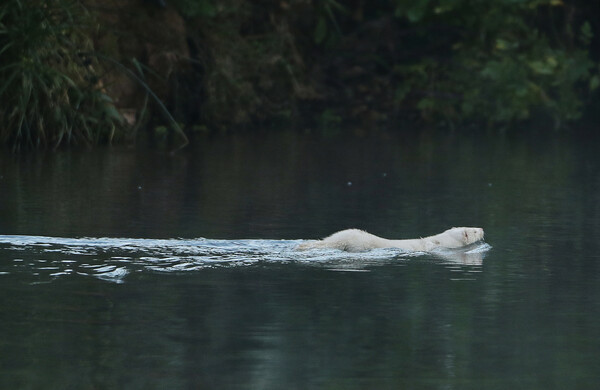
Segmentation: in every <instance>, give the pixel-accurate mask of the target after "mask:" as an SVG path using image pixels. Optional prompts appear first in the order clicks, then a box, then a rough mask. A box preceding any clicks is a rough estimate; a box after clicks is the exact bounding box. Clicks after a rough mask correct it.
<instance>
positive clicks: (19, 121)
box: [0, 0, 125, 148]
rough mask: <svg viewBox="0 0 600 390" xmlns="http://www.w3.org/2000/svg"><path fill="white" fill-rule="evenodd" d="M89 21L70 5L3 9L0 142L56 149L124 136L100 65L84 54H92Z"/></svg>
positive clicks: (67, 0) (59, 1)
mask: <svg viewBox="0 0 600 390" xmlns="http://www.w3.org/2000/svg"><path fill="white" fill-rule="evenodd" d="M86 18H88V15H87V12H86V10H85V8H83V6H82V5H81V4H80V3H78V2H76V1H72V0H54V1H48V2H47V1H42V0H5V2H3V3H2V4H0V142H2V143H8V144H11V145H13V146H14V147H15V148H19V147H36V146H53V147H56V146H59V145H61V144H67V143H98V142H103V141H111V140H112V139H113V138H115V137H117V136H120V135H122V134H123V132H124V129H125V127H124V126H122V125H123V118H122V116H121V115H120V114H119V112H118V111H117V109H116V108H115V106H114V105H113V103H112V101H111V99H110V97H108V96H107V95H106V94H104V93H103V92H102V90H101V87H100V83H99V75H98V72H99V71H100V70H99V69H100V67H99V66H98V63H97V60H96V59H95V58H94V57H91V56H86V55H84V54H82V53H90V52H93V43H92V41H91V39H90V38H89V37H88V35H87V34H86V33H85V30H84V29H85V27H86V26H87V25H86Z"/></svg>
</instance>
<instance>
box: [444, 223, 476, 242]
mask: <svg viewBox="0 0 600 390" xmlns="http://www.w3.org/2000/svg"><path fill="white" fill-rule="evenodd" d="M446 232H447V233H448V234H449V235H450V236H451V237H452V238H453V239H454V240H456V241H458V242H461V243H462V244H463V245H469V244H472V243H474V242H477V241H480V240H483V235H484V234H483V229H482V228H477V227H453V228H452V229H448V230H446Z"/></svg>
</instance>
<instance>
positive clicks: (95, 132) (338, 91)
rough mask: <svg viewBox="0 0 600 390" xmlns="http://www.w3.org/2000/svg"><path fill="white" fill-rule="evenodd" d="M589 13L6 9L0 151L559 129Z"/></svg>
mask: <svg viewBox="0 0 600 390" xmlns="http://www.w3.org/2000/svg"><path fill="white" fill-rule="evenodd" d="M598 13H600V5H598V4H597V3H596V2H585V1H583V0H493V1H483V0H437V1H435V0H412V1H408V0H378V1H374V2H365V1H364V0H348V1H343V2H342V1H336V0H288V1H275V0H263V1H251V2H249V1H243V0H222V1H215V0H171V1H162V0H153V1H150V0H147V1H137V0H123V1H116V0H114V1H113V0H107V1H96V0H57V1H55V2H50V3H48V2H43V1H40V0H9V1H7V2H5V3H3V4H2V5H0V123H2V125H1V127H0V140H1V141H2V142H3V143H7V144H11V145H16V146H37V145H48V146H55V145H61V144H67V143H92V144H93V143H102V142H112V141H114V140H116V139H127V138H128V137H129V138H131V137H135V134H136V133H137V132H138V131H137V130H138V129H139V128H141V127H144V128H148V129H152V131H153V132H154V133H156V134H158V135H160V136H165V137H168V136H172V137H173V138H174V139H176V140H179V141H178V142H187V136H186V134H187V135H189V134H192V133H194V132H206V131H215V130H222V129H232V128H238V129H239V128H247V127H250V126H255V125H257V124H261V125H265V124H272V123H276V124H277V125H278V126H282V125H285V126H290V125H298V126H299V127H300V128H306V127H309V128H319V129H321V130H322V131H330V130H332V129H333V130H335V131H343V130H341V129H344V130H345V129H351V128H357V127H360V128H363V129H364V128H374V127H390V128H393V127H397V124H398V123H399V122H410V123H413V124H416V125H420V124H431V125H436V126H437V125H440V124H441V125H444V126H451V127H454V128H458V127H464V126H467V125H476V126H478V127H482V128H484V127H485V128H489V127H506V126H510V125H512V124H515V123H518V122H522V121H531V120H536V121H540V120H541V121H542V122H543V123H544V124H545V125H546V126H548V127H550V128H552V127H555V128H558V127H564V126H565V125H568V124H570V123H573V122H574V121H577V120H578V119H579V118H580V117H581V116H582V114H583V113H585V111H586V110H591V109H593V108H594V107H596V108H597V107H598V100H599V99H598V97H599V90H600V89H599V86H600V76H599V74H600V67H599V62H600V50H599V48H600V39H599V38H598V36H597V32H598V31H599V30H600V22H599V21H598V20H597V18H593V17H592V15H597V14H598ZM150 113H155V115H150ZM163 124H164V126H163ZM182 128H183V129H184V130H182Z"/></svg>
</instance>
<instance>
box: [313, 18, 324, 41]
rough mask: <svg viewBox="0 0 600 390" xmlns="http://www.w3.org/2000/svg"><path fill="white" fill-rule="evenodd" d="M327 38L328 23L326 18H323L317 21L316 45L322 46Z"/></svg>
mask: <svg viewBox="0 0 600 390" xmlns="http://www.w3.org/2000/svg"><path fill="white" fill-rule="evenodd" d="M326 36H327V21H326V20H325V17H323V16H321V17H320V18H319V20H318V21H317V27H316V28H315V43H317V44H321V43H322V42H323V41H324V40H325V37H326Z"/></svg>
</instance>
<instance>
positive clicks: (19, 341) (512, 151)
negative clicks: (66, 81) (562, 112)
mask: <svg viewBox="0 0 600 390" xmlns="http://www.w3.org/2000/svg"><path fill="white" fill-rule="evenodd" d="M597 141H598V140H597V139H594V140H585V141H582V140H577V139H575V138H570V137H566V136H561V137H559V136H556V135H553V136H551V137H546V138H544V137H534V136H524V135H523V136H512V137H508V136H502V135H497V136H491V137H490V136H488V137H484V136H475V137H471V136H469V137H467V136H459V135H444V136H441V135H439V134H438V135H435V134H428V135H427V134H426V135H420V136H395V135H385V134H380V135H375V136H370V137H349V138H347V139H343V140H342V139H335V138H333V139H328V138H321V137H318V136H311V135H294V134H288V133H281V134H274V135H270V136H260V135H256V134H254V135H247V136H245V135H239V136H234V137H230V138H220V137H215V138H212V139H205V140H202V142H200V143H198V144H197V145H195V146H192V147H189V148H187V149H184V150H182V151H181V152H179V153H177V154H176V155H174V156H171V155H169V154H167V153H162V152H160V151H148V150H137V151H136V150H133V149H131V150H127V149H121V148H113V149H111V150H98V151H83V152H57V153H46V154H36V155H33V154H29V155H28V154H25V155H12V154H10V153H3V154H0V388H2V389H5V388H6V389H507V388H513V389H594V388H596V386H597V384H598V381H599V380H600V283H599V282H598V280H599V278H600V267H599V265H598V263H599V262H600V245H599V243H598V242H599V238H600V230H599V227H600V215H599V205H600V156H598V153H597V145H598V142H597ZM451 226H480V227H483V228H484V229H485V231H486V242H487V244H488V245H489V246H491V248H490V247H489V246H481V245H480V246H479V247H478V248H475V249H473V248H469V249H468V250H464V251H457V252H452V253H446V254H445V255H444V256H441V255H439V254H437V255H436V254H405V253H401V252H398V251H393V250H379V251H374V252H371V253H361V254H346V253H342V252H336V251H329V252H322V253H298V252H296V251H294V250H293V248H294V246H295V245H296V244H297V241H296V240H299V239H308V238H317V237H322V236H325V235H328V234H330V233H332V232H334V231H337V230H340V229H344V228H347V227H359V228H363V229H366V230H368V231H370V232H372V233H375V234H379V235H382V236H385V237H388V238H410V237H415V236H420V235H429V234H435V233H438V232H441V231H443V230H445V229H446V228H448V227H451ZM201 237H204V238H205V239H202V238H201ZM469 250H471V253H469Z"/></svg>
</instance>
